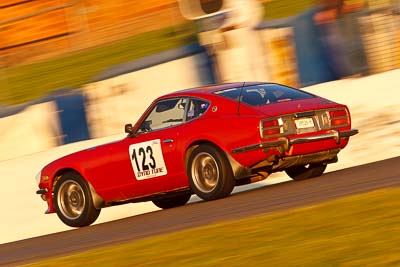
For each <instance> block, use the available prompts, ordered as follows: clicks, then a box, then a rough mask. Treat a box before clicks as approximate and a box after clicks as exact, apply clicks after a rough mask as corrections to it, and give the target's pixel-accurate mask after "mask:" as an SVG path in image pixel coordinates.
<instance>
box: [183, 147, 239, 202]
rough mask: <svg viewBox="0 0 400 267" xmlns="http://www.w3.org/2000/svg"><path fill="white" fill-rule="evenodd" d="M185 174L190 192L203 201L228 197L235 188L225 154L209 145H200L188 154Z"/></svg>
mask: <svg viewBox="0 0 400 267" xmlns="http://www.w3.org/2000/svg"><path fill="white" fill-rule="evenodd" d="M187 174H188V177H189V184H190V187H191V189H192V191H193V192H194V193H195V194H196V195H198V196H199V197H200V198H202V199H204V200H214V199H218V198H223V197H226V196H228V195H229V194H230V193H231V192H232V190H233V187H234V186H235V180H234V178H233V172H232V168H231V166H230V164H229V161H228V159H227V158H226V156H225V154H224V153H223V152H222V151H221V150H220V149H218V148H216V147H214V146H211V145H200V146H199V147H197V148H195V149H194V150H193V152H192V153H191V154H190V157H189V160H188V165H187Z"/></svg>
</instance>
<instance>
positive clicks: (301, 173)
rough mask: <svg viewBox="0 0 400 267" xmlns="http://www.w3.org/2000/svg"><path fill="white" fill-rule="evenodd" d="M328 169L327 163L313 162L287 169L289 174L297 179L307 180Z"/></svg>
mask: <svg viewBox="0 0 400 267" xmlns="http://www.w3.org/2000/svg"><path fill="white" fill-rule="evenodd" d="M325 169H326V164H321V163H313V164H308V165H304V166H293V167H290V168H288V169H286V170H285V171H286V173H287V175H289V177H290V178H292V179H293V180H296V181H301V180H306V179H310V178H314V177H318V176H321V175H322V174H323V173H324V171H325Z"/></svg>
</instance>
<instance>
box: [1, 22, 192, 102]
mask: <svg viewBox="0 0 400 267" xmlns="http://www.w3.org/2000/svg"><path fill="white" fill-rule="evenodd" d="M195 31H196V30H195V27H194V25H193V23H187V24H183V25H178V26H175V27H168V28H165V29H162V30H157V31H151V32H146V33H143V34H140V35H136V36H133V37H130V38H127V39H125V40H122V41H118V42H115V43H112V44H109V45H105V46H101V47H97V48H93V49H90V50H86V51H84V52H80V53H76V54H71V55H67V56H63V57H59V58H55V59H53V60H48V61H44V62H38V63H34V64H28V65H22V66H16V67H10V68H6V69H4V70H3V71H2V72H3V73H2V75H0V78H1V76H3V77H5V79H3V82H2V84H4V88H3V90H1V91H0V103H1V104H9V105H10V104H19V103H23V102H25V101H29V100H32V99H35V98H39V97H41V96H43V95H44V94H46V93H49V92H51V91H54V90H56V89H61V88H65V87H72V88H73V87H79V86H81V85H83V84H85V83H87V82H89V81H90V79H92V78H93V77H94V76H95V75H98V74H99V73H101V72H102V71H104V70H105V69H106V68H107V67H110V66H113V65H116V64H120V63H123V62H127V61H132V60H135V59H138V58H141V57H145V56H148V55H152V54H156V53H160V52H163V51H166V50H170V49H173V48H177V47H181V46H184V45H187V44H189V43H192V42H194V41H196V32H195ZM0 74H1V73H0ZM2 87H3V86H2Z"/></svg>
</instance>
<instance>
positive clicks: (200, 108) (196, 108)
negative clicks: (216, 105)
mask: <svg viewBox="0 0 400 267" xmlns="http://www.w3.org/2000/svg"><path fill="white" fill-rule="evenodd" d="M209 106H210V105H209V103H208V102H207V101H204V100H201V99H190V100H189V106H188V110H187V113H186V120H187V121H190V120H193V119H195V118H198V117H200V116H201V115H203V114H204V113H205V112H206V111H207V109H208V107H209Z"/></svg>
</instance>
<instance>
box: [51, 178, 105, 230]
mask: <svg viewBox="0 0 400 267" xmlns="http://www.w3.org/2000/svg"><path fill="white" fill-rule="evenodd" d="M54 209H55V211H56V213H57V216H58V217H59V218H60V220H61V221H62V222H63V223H65V224H66V225H68V226H72V227H83V226H87V225H90V224H92V223H93V222H94V221H95V220H96V219H97V217H99V214H100V209H96V208H95V207H94V204H93V200H92V194H91V192H90V189H89V186H88V184H87V182H86V181H85V180H84V179H83V178H82V177H81V176H80V175H79V174H77V173H74V172H68V173H65V174H63V175H62V176H61V178H60V179H59V180H58V181H57V183H56V186H55V188H54Z"/></svg>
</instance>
